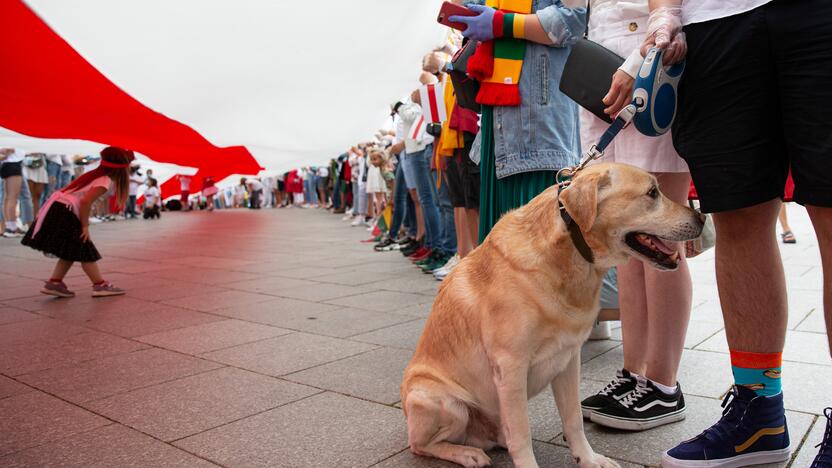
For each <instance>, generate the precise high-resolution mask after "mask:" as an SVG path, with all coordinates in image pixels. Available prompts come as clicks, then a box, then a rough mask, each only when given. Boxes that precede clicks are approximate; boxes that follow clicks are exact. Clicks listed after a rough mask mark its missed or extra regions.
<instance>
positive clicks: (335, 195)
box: [332, 178, 346, 210]
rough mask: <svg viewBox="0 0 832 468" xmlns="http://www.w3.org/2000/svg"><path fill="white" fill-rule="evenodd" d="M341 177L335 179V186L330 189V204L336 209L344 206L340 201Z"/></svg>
mask: <svg viewBox="0 0 832 468" xmlns="http://www.w3.org/2000/svg"><path fill="white" fill-rule="evenodd" d="M342 183H343V182H341V179H340V178H338V179H336V180H335V187H333V189H332V206H334V207H335V209H336V210H340V209H341V208H346V207H345V206H343V204H342V203H341V184H342Z"/></svg>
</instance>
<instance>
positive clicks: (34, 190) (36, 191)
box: [28, 180, 43, 217]
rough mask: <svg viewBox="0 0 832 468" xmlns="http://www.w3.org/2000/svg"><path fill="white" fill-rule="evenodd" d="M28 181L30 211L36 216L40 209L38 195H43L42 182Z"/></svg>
mask: <svg viewBox="0 0 832 468" xmlns="http://www.w3.org/2000/svg"><path fill="white" fill-rule="evenodd" d="M28 182H29V193H30V194H31V195H32V213H34V215H35V216H36V217H37V215H38V212H39V211H40V197H41V195H43V184H38V183H35V182H32V181H31V180H30V181H28Z"/></svg>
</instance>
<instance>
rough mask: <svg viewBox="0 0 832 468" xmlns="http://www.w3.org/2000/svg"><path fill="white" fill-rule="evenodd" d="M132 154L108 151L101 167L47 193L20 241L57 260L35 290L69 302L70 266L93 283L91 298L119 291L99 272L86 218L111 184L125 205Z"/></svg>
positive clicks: (98, 255)
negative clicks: (77, 264)
mask: <svg viewBox="0 0 832 468" xmlns="http://www.w3.org/2000/svg"><path fill="white" fill-rule="evenodd" d="M132 160H133V152H132V151H128V150H124V149H121V148H116V147H113V146H110V147H107V148H105V149H104V150H102V151H101V164H100V165H99V166H98V167H97V168H96V169H94V170H92V171H90V172H87V173H86V174H84V175H82V176H81V177H79V178H77V179H76V180H75V181H74V182H72V183H71V184H69V185H68V186H66V187H65V188H64V189H62V190H59V191H57V192H55V193H54V194H52V196H51V197H49V199H48V200H47V201H46V204H44V206H43V207H42V208H41V212H40V213H39V214H38V217H37V219H36V220H35V222H34V223H32V226H31V227H30V228H29V231H28V232H27V233H26V235H25V236H24V237H23V240H22V243H23V245H28V246H29V247H31V248H33V249H36V250H40V251H41V252H43V253H44V254H47V255H50V256H55V257H58V259H59V260H58V263H57V264H56V265H55V269H54V270H53V271H52V277H51V278H50V279H49V281H47V282H46V283H45V284H44V285H43V288H42V289H41V290H40V292H42V293H43V294H48V295H50V296H57V297H74V296H75V293H74V292H72V291H70V290H69V288H67V286H66V284H65V283H64V281H63V280H64V277H65V276H66V274H67V272H69V269H70V268H71V267H72V264H73V263H74V262H81V268H83V270H84V273H86V274H87V276H88V277H89V278H90V281H92V296H93V297H103V296H118V295H121V294H124V292H125V291H124V290H123V289H120V288H117V287H115V286H113V285H112V283H109V282H107V281H105V280H104V278H103V277H102V276H101V271H100V270H99V269H98V263H97V262H98V260H100V259H101V255H100V254H99V253H98V250H97V249H96V248H95V245H93V243H92V240H91V239H90V231H89V218H90V207H91V206H92V203H93V202H94V201H95V200H96V199H98V198H99V197H100V196H102V195H104V194H105V193H107V189H108V188H109V187H110V183H111V182H112V183H114V185H115V193H116V197H117V198H118V200H119V203H120V205H121V206H124V203H125V201H126V200H127V194H128V192H129V185H130V169H129V168H130V161H132Z"/></svg>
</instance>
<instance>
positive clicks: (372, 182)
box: [367, 166, 387, 193]
mask: <svg viewBox="0 0 832 468" xmlns="http://www.w3.org/2000/svg"><path fill="white" fill-rule="evenodd" d="M384 192H387V184H386V183H385V182H384V177H383V176H382V175H381V168H380V167H376V166H370V167H369V169H367V193H384Z"/></svg>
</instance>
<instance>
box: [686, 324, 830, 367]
mask: <svg viewBox="0 0 832 468" xmlns="http://www.w3.org/2000/svg"><path fill="white" fill-rule="evenodd" d="M828 348H829V342H828V341H827V339H826V336H825V335H822V334H819V333H808V332H800V331H791V330H790V331H787V332H786V347H785V349H783V360H784V361H797V362H805V363H810V364H820V365H826V366H830V365H832V360H831V359H830V358H829V354H828V353H825V354H824V353H819V352H818V350H821V349H826V350H828ZM696 349H701V350H708V351H718V352H723V353H727V352H728V341H727V338H726V336H725V332H724V331H722V332H720V333H717V334H716V335H714V336H713V337H712V338H711V339H709V340H707V341H705V342H704V343H702V344H701V345H699V346H697V347H696Z"/></svg>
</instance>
